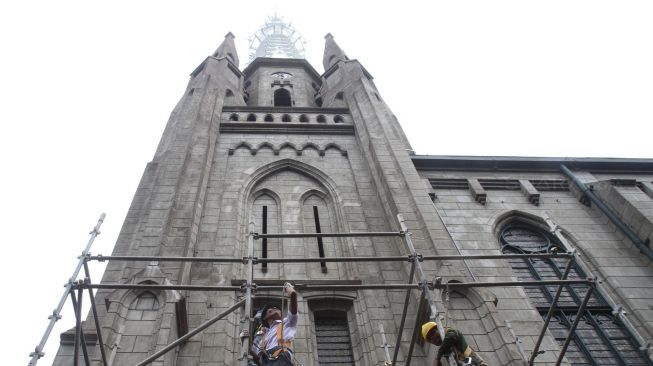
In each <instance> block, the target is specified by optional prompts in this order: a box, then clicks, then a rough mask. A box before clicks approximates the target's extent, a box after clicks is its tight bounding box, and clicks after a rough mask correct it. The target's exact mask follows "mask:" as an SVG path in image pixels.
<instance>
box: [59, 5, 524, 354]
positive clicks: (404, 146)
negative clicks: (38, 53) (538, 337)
mask: <svg viewBox="0 0 653 366" xmlns="http://www.w3.org/2000/svg"><path fill="white" fill-rule="evenodd" d="M266 27H268V28H266V29H268V30H265V31H262V32H260V33H257V34H256V35H255V36H254V37H255V42H256V44H257V47H256V52H254V53H253V55H254V56H255V58H253V59H251V62H250V63H249V64H248V65H247V67H245V68H244V69H242V70H241V68H240V61H239V57H238V54H237V52H236V47H235V43H234V35H232V34H231V33H228V34H227V35H226V36H225V39H224V41H223V42H222V44H221V45H220V46H219V47H218V48H217V50H216V51H215V52H214V53H213V54H212V55H211V56H209V57H207V58H206V59H205V60H204V61H203V62H202V63H201V64H200V65H199V66H198V67H197V68H196V69H195V70H194V71H193V72H192V73H191V75H190V81H189V83H188V87H187V89H186V90H185V92H184V94H183V96H182V97H181V100H180V101H179V103H178V104H177V105H176V106H175V108H174V110H173V111H172V114H171V116H170V119H169V121H168V123H167V126H166V128H165V131H164V133H163V136H162V138H161V141H160V143H159V146H158V148H157V150H156V152H155V154H154V157H153V159H152V161H151V162H149V163H148V164H147V165H146V167H145V171H144V173H143V176H142V179H141V181H140V183H139V185H138V189H137V191H136V194H135V196H134V199H133V201H132V204H131V207H130V209H129V212H128V214H127V218H126V220H125V222H124V225H123V227H122V231H121V233H120V235H119V237H118V240H117V243H116V246H115V248H114V251H113V253H112V255H113V256H143V259H142V260H137V261H134V260H132V261H119V260H111V261H109V263H108V266H107V269H106V272H105V274H104V277H103V278H102V284H124V285H152V286H150V287H146V286H143V287H142V288H138V289H135V288H102V289H100V290H98V293H97V295H96V298H95V300H96V306H97V309H98V312H99V320H100V326H101V330H102V343H103V344H99V341H97V334H96V331H95V328H94V327H93V326H92V324H93V321H92V320H91V319H89V320H87V321H86V323H85V325H84V333H85V334H86V343H87V344H88V349H89V354H90V358H91V361H92V363H93V364H94V365H100V364H102V357H106V359H107V364H108V365H120V366H124V365H136V364H138V363H139V362H141V361H143V360H145V359H146V358H148V357H149V356H151V355H152V354H154V353H155V352H157V351H159V350H162V349H163V348H164V347H165V346H166V345H168V344H170V343H171V342H173V341H175V340H176V339H177V338H179V337H181V336H183V335H185V334H188V332H189V331H192V330H193V329H196V328H197V327H198V326H200V325H201V324H202V323H203V322H205V321H207V320H209V319H211V318H214V317H215V316H216V315H218V314H221V313H223V312H225V311H226V310H228V309H230V308H231V307H232V306H234V304H237V303H238V302H239V301H240V300H241V299H242V298H243V294H244V290H242V289H241V286H243V284H246V283H247V282H246V281H247V276H248V273H247V266H246V265H244V264H243V261H242V260H240V259H242V258H247V257H248V245H249V243H248V233H250V231H254V232H257V233H263V234H265V233H348V232H398V231H400V230H401V229H402V227H401V226H400V224H399V222H398V219H397V215H401V216H402V217H403V219H404V221H403V222H404V224H405V225H406V227H407V228H408V229H409V230H410V231H411V233H412V242H413V243H414V245H415V247H416V249H417V250H418V251H419V252H420V253H421V254H423V255H429V254H431V255H433V254H457V253H458V252H456V248H455V246H454V244H453V242H452V241H451V239H450V237H449V236H448V235H447V234H446V231H445V229H444V227H443V224H442V222H441V221H440V220H439V219H438V213H437V211H436V209H435V207H434V206H433V204H432V202H431V199H430V197H429V193H430V192H431V190H430V188H429V187H427V186H426V185H425V183H424V179H423V178H421V177H420V175H419V174H418V172H417V170H416V168H415V166H414V164H413V162H412V160H411V151H412V150H411V146H410V145H409V143H408V141H407V139H406V137H405V135H404V133H403V131H402V129H401V126H400V125H399V123H398V121H397V118H396V117H395V116H394V115H393V113H392V111H391V110H390V108H389V107H388V106H387V105H386V103H385V102H384V100H383V98H382V96H381V92H380V91H379V90H377V88H376V86H375V84H374V81H373V77H372V75H371V74H370V73H369V72H368V71H367V70H366V69H365V68H364V67H363V65H362V64H361V63H360V62H359V61H357V60H355V59H350V58H349V57H348V56H347V54H346V53H345V52H344V51H343V49H342V48H341V47H340V46H339V45H338V44H337V43H336V41H335V39H334V37H333V36H332V35H331V34H327V36H326V37H325V38H326V39H325V42H326V43H325V50H324V58H323V63H324V69H325V72H324V73H323V74H322V75H320V74H319V73H318V72H316V71H315V69H314V68H313V67H312V66H311V65H310V64H309V63H308V62H307V61H306V60H305V59H303V58H301V57H300V56H301V55H302V50H301V49H299V48H298V47H297V43H296V41H297V39H298V38H297V37H298V35H296V34H295V31H294V30H292V29H291V28H290V27H288V26H287V25H284V24H283V22H282V21H280V20H279V19H278V18H276V17H275V18H272V19H271V20H270V21H269V22H268V23H266ZM253 250H254V255H255V256H256V257H258V258H285V259H289V258H290V259H291V258H300V259H301V258H318V259H321V258H323V259H325V260H324V261H322V262H320V261H316V262H311V263H301V262H297V263H274V262H271V263H258V264H256V265H255V266H254V271H253V275H254V282H255V283H256V284H257V286H258V287H259V288H263V289H249V290H251V291H254V292H255V297H254V300H253V303H252V304H251V309H253V310H252V313H250V314H246V313H245V309H246V307H245V305H243V306H241V307H239V308H238V309H237V310H236V311H234V312H231V313H229V314H228V315H226V316H225V317H224V318H222V319H221V320H219V321H218V322H216V323H215V324H213V325H211V326H210V327H208V328H206V329H205V330H204V331H203V332H201V333H199V334H198V335H196V336H194V337H192V338H190V339H189V340H187V341H186V342H184V343H182V344H181V345H179V346H177V347H175V348H174V349H173V350H171V351H170V352H167V353H165V354H164V355H162V356H161V357H159V358H157V360H156V361H155V364H156V365H165V366H169V365H170V366H172V365H177V366H190V365H241V364H243V363H242V361H241V360H240V358H241V356H242V348H241V340H240V338H239V333H240V332H241V330H242V327H243V324H245V323H244V322H243V319H246V318H248V317H252V316H253V315H254V314H253V313H254V312H255V309H257V308H258V307H260V306H261V305H263V304H264V303H267V302H279V301H280V291H278V290H271V289H270V290H266V289H264V287H265V286H266V285H268V286H279V285H281V284H283V283H284V282H286V281H289V282H292V283H295V284H309V285H325V286H328V285H359V284H378V283H383V284H405V283H409V282H411V267H410V264H409V263H408V262H407V261H404V262H401V261H394V262H371V261H370V262H362V263H361V262H336V261H329V259H332V258H335V257H383V256H402V255H408V254H410V253H409V252H408V251H407V250H406V247H405V245H404V241H403V240H402V238H400V237H374V238H367V237H324V238H321V237H320V238H315V237H308V238H307V237H293V238H284V239H281V238H266V239H263V240H257V241H256V242H255V246H254V249H253ZM157 257H194V258H198V259H201V258H205V257H213V258H216V257H219V258H236V260H235V261H231V262H227V261H225V262H219V263H216V262H210V261H201V260H197V261H195V262H178V261H172V260H170V261H169V260H161V259H160V258H157ZM422 266H423V268H424V273H425V275H426V276H428V277H429V278H435V277H436V276H444V277H447V278H456V279H458V280H461V281H465V280H466V279H467V274H466V272H464V271H460V270H458V269H457V267H452V266H449V265H448V264H447V263H446V262H444V263H437V266H436V265H435V263H434V262H430V263H427V262H424V263H423V264H422ZM157 286H159V287H157ZM166 286H189V287H188V289H190V288H191V287H193V288H194V289H197V288H198V287H199V286H204V287H206V288H207V290H206V291H190V290H187V289H184V288H181V287H179V288H177V289H169V287H166ZM211 286H225V287H228V286H233V287H234V288H235V289H234V290H231V291H212V290H211V289H208V288H209V287H211ZM343 288H344V287H343ZM298 291H299V302H300V304H299V309H300V320H299V327H298V331H297V336H296V338H295V342H294V346H293V348H294V352H295V357H296V358H297V360H299V361H300V362H301V364H302V365H304V366H311V365H335V364H342V365H381V364H383V363H384V361H385V360H386V359H387V356H386V350H385V349H384V346H383V339H384V338H383V337H385V339H387V342H388V343H392V342H395V340H396V339H397V338H398V332H399V331H398V330H399V329H400V323H401V318H402V312H403V306H404V303H405V298H406V290H371V289H369V290H355V289H351V290H350V289H319V290H306V291H304V290H302V289H301V287H298ZM417 298H418V295H417V293H416V292H414V293H413V295H411V297H410V304H409V306H408V316H407V319H406V324H407V325H406V327H404V331H403V333H402V334H401V338H402V340H401V342H400V347H399V350H398V363H397V364H404V362H405V360H406V357H407V354H408V353H409V348H410V349H411V352H412V364H414V365H430V364H431V363H432V359H433V353H432V352H433V350H432V349H430V348H429V347H428V346H425V345H422V344H419V343H418V344H417V345H415V349H414V351H413V350H412V347H411V346H410V345H411V339H412V337H413V332H412V330H413V328H414V324H415V322H416V317H417V316H420V317H423V318H424V319H426V317H427V316H428V314H427V313H428V312H427V311H422V313H423V314H417V310H418V305H417V304H418V302H417V301H416V300H417ZM436 301H441V299H439V298H437V299H436ZM491 302H492V297H491V296H485V297H483V296H477V298H475V300H474V304H473V307H471V308H470V310H469V312H470V313H474V314H477V312H478V314H481V315H480V316H483V317H485V318H484V319H485V320H484V321H485V322H486V323H487V327H489V328H492V329H494V331H495V334H494V339H495V342H496V344H499V345H500V346H497V350H496V352H494V353H493V355H491V357H493V358H492V360H496V361H499V360H500V363H496V364H501V365H509V364H515V365H517V364H521V363H519V362H518V361H517V360H518V359H519V355H518V352H517V349H516V347H515V342H514V339H513V338H511V336H510V333H509V332H508V331H507V330H506V328H505V325H504V323H499V322H496V324H495V323H494V321H495V320H494V319H493V318H492V316H493V315H492V314H493V313H492V312H491V311H489V310H488V309H490V308H489V307H491V306H492V304H491ZM470 306H471V304H470ZM488 314H489V315H488ZM470 316H471V315H470ZM478 319H481V318H480V317H478ZM380 329H383V333H381V330H380ZM61 339H62V342H61V347H60V350H59V353H58V356H57V358H56V360H55V363H54V364H55V365H71V364H72V354H73V353H72V343H71V338H70V334H68V333H64V334H63V335H62V338H61ZM100 347H103V350H104V353H105V355H104V356H103V355H102V352H101V351H100ZM390 351H391V353H392V352H394V344H392V345H391V347H390ZM80 357H81V356H80Z"/></svg>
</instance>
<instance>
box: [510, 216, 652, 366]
mask: <svg viewBox="0 0 653 366" xmlns="http://www.w3.org/2000/svg"><path fill="white" fill-rule="evenodd" d="M500 242H501V251H502V252H503V253H506V254H509V253H512V254H516V253H550V252H551V251H552V250H554V248H555V249H557V250H559V251H565V250H566V249H565V248H564V247H563V246H562V245H561V244H560V243H559V242H558V241H557V240H556V239H555V238H554V237H552V236H550V235H549V234H548V233H546V232H544V231H542V230H539V229H537V228H535V227H533V226H530V225H527V224H522V223H519V222H516V223H513V224H510V225H509V226H507V227H506V228H504V229H503V231H502V232H501V235H500ZM566 261H567V259H510V260H509V262H510V265H511V267H512V269H513V272H514V274H515V276H516V277H518V278H519V280H522V281H530V280H556V279H560V278H562V273H563V272H564V268H565V266H566ZM586 277H587V276H586V275H585V273H583V271H582V270H581V268H580V267H579V266H578V265H577V264H574V265H573V267H572V269H571V271H570V273H569V277H568V278H569V279H574V278H586ZM524 290H525V291H526V293H527V294H528V296H529V297H530V299H531V302H532V303H533V305H534V306H535V307H536V308H537V310H538V311H539V312H540V314H541V315H542V316H543V317H545V316H546V314H547V312H548V310H549V307H550V305H551V302H552V300H553V297H554V296H555V293H556V291H557V286H533V287H525V288H524ZM586 293H587V287H586V286H582V285H578V286H576V285H571V286H565V287H564V289H563V291H562V293H561V295H560V299H559V300H558V303H557V310H556V312H555V313H554V317H553V318H552V319H551V323H550V325H549V329H550V332H551V334H552V335H553V336H554V337H555V339H556V340H557V341H558V343H560V344H562V343H563V342H564V340H565V338H566V336H567V333H568V331H569V328H570V327H571V324H572V322H573V321H574V318H575V316H576V313H577V312H578V308H579V307H580V304H581V302H582V301H583V298H584V297H585V294H586ZM612 311H613V310H612V308H611V307H610V305H608V303H607V302H606V301H605V299H604V298H603V297H602V296H601V295H600V294H598V293H596V292H595V293H594V294H593V295H592V297H591V298H590V301H589V303H588V305H587V307H586V308H585V311H584V313H583V319H582V321H581V322H580V323H579V325H578V328H577V329H576V332H575V334H574V336H573V338H572V342H571V344H570V346H569V348H568V350H567V353H566V356H567V359H568V360H569V361H570V362H571V364H572V365H650V364H651V363H650V361H648V358H647V357H646V356H645V355H643V354H642V353H640V352H639V350H638V349H639V346H638V345H637V342H636V341H635V339H634V338H633V336H632V334H630V332H629V331H628V329H626V327H625V326H623V324H621V322H620V320H619V319H618V318H617V317H615V316H614V315H613V314H612Z"/></svg>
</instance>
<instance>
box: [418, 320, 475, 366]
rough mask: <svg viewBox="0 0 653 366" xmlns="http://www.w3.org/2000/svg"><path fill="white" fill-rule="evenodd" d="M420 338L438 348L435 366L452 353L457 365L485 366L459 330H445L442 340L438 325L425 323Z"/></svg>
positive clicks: (439, 365) (438, 365)
mask: <svg viewBox="0 0 653 366" xmlns="http://www.w3.org/2000/svg"><path fill="white" fill-rule="evenodd" d="M422 338H424V341H426V342H428V343H432V344H434V345H436V346H438V347H439V348H438V353H437V355H436V356H435V364H434V365H435V366H441V365H442V361H441V358H442V356H444V357H449V355H451V354H452V353H453V354H454V355H455V359H456V362H457V363H458V365H465V366H467V365H470V366H487V364H486V363H485V361H483V359H482V358H481V356H479V355H478V354H477V353H476V352H474V350H473V349H472V348H471V347H470V346H469V345H467V341H466V340H465V336H464V335H463V334H462V332H461V331H459V330H456V329H453V328H446V329H445V332H444V340H443V339H442V336H441V335H440V332H439V330H438V324H437V323H436V322H427V323H424V324H423V325H422Z"/></svg>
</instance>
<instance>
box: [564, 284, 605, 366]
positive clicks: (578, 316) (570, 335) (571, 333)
mask: <svg viewBox="0 0 653 366" xmlns="http://www.w3.org/2000/svg"><path fill="white" fill-rule="evenodd" d="M595 285H596V283H595V282H593V283H592V285H591V286H590V287H589V288H588V289H587V294H585V298H584V299H583V302H582V303H581V304H580V307H579V308H578V312H577V313H576V319H574V322H573V323H572V324H571V328H569V333H568V334H567V338H566V339H565V343H564V344H563V345H562V348H561V349H560V355H559V356H558V360H557V361H556V366H560V364H561V363H562V360H563V359H564V358H565V353H567V348H568V347H569V343H571V338H573V337H574V333H575V332H576V327H577V326H578V323H579V322H580V319H581V318H582V317H583V312H584V311H585V307H587V303H588V302H589V301H590V298H591V297H592V292H593V291H594V286H595Z"/></svg>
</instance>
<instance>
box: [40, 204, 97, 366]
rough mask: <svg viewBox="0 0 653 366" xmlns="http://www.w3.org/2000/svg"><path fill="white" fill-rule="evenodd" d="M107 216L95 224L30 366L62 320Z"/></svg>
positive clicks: (41, 355) (50, 317)
mask: <svg viewBox="0 0 653 366" xmlns="http://www.w3.org/2000/svg"><path fill="white" fill-rule="evenodd" d="M106 216H107V215H106V214H105V213H102V214H101V215H100V218H99V219H98V222H97V224H95V227H94V228H93V230H92V231H91V232H90V235H91V237H90V238H89V239H88V243H87V244H86V248H84V251H83V252H82V255H81V256H80V257H79V262H78V263H77V267H75V270H74V271H73V274H72V276H70V279H69V280H68V283H67V284H66V286H65V289H64V293H63V295H61V300H59V304H58V305H57V307H56V308H55V309H54V311H53V312H52V315H50V316H49V319H50V322H49V323H48V326H47V328H46V329H45V333H43V337H41V341H40V342H39V344H38V345H36V347H35V348H34V352H32V353H30V354H29V356H30V361H29V363H28V366H34V365H36V363H37V362H38V361H39V358H41V357H43V355H44V353H43V347H45V343H46V342H47V341H48V338H49V337H50V333H52V329H53V328H54V324H55V323H56V322H57V320H59V319H61V309H63V306H64V304H65V303H66V299H67V298H68V294H69V293H70V289H71V288H72V286H73V282H74V281H75V279H76V278H77V276H78V275H79V271H81V269H82V265H83V264H84V261H86V256H87V255H88V253H89V251H90V250H91V246H92V245H93V242H94V241H95V238H97V236H98V235H100V226H102V223H103V222H104V218H105V217H106Z"/></svg>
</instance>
